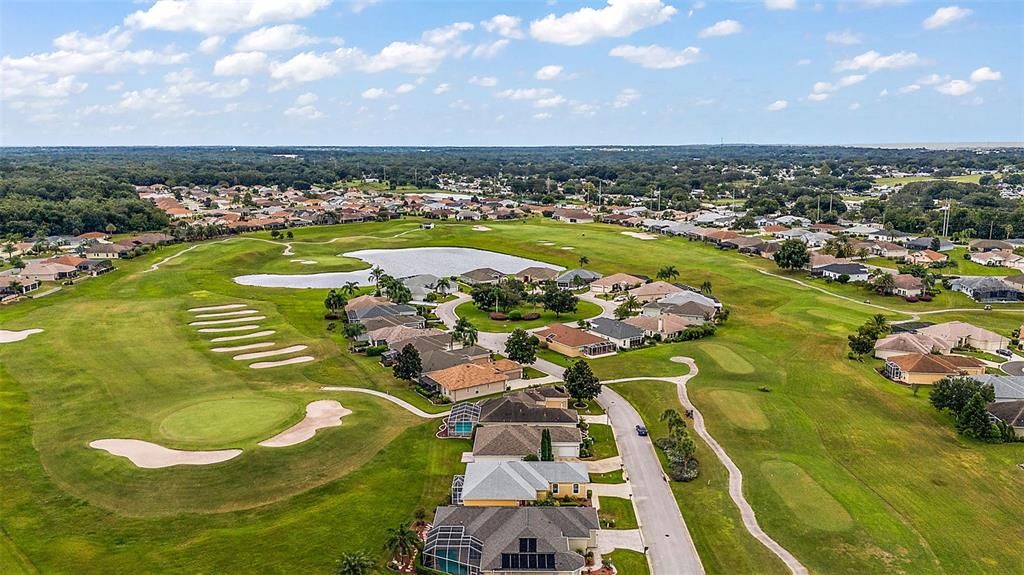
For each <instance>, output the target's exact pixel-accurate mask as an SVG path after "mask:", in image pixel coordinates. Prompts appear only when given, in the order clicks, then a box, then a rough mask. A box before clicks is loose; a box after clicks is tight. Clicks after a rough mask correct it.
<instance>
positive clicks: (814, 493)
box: [761, 460, 853, 531]
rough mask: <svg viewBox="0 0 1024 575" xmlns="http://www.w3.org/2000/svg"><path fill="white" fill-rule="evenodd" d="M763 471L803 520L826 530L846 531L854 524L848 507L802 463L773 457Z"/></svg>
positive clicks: (769, 482)
mask: <svg viewBox="0 0 1024 575" xmlns="http://www.w3.org/2000/svg"><path fill="white" fill-rule="evenodd" d="M761 471H762V472H763V473H764V475H765V478H766V479H767V480H768V484H769V485H771V487H772V490H773V491H775V493H776V494H777V495H778V496H779V497H780V498H782V500H783V501H784V502H785V503H786V507H789V509H790V511H792V512H793V515H795V516H796V518H797V519H798V520H800V522H801V523H803V524H805V525H807V526H808V527H812V528H814V529H820V530H822V531H846V530H847V529H850V528H851V527H853V519H852V518H851V517H850V514H849V513H847V512H846V509H845V508H844V507H843V506H842V505H841V504H840V503H839V502H838V501H836V499H835V497H832V495H831V494H830V493H829V492H828V491H825V489H824V488H823V487H822V486H821V485H820V484H818V482H817V481H815V480H814V478H813V477H811V476H810V475H808V474H807V472H806V471H804V470H803V468H802V467H800V466H799V465H797V464H795V463H790V462H788V461H778V460H771V461H765V462H764V463H762V464H761Z"/></svg>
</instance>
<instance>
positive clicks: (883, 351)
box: [875, 332, 953, 359]
mask: <svg viewBox="0 0 1024 575" xmlns="http://www.w3.org/2000/svg"><path fill="white" fill-rule="evenodd" d="M952 350H953V343H952V342H950V341H947V340H944V339H939V338H935V337H932V336H930V335H926V334H923V333H912V332H905V333H894V334H892V335H887V336H885V337H883V338H882V339H879V340H878V341H876V342H875V357H877V358H878V359H888V358H890V357H892V356H894V355H906V354H908V353H950V352H951V351H952Z"/></svg>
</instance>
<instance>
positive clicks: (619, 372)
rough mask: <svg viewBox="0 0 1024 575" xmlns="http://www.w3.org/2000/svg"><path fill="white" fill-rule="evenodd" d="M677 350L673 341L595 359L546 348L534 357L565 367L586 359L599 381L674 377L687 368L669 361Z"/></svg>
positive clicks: (677, 345) (677, 352)
mask: <svg viewBox="0 0 1024 575" xmlns="http://www.w3.org/2000/svg"><path fill="white" fill-rule="evenodd" d="M681 349H682V348H681V347H680V344H677V343H661V344H658V345H655V346H651V347H645V348H640V349H635V350H629V351H620V352H619V353H617V354H615V355H612V356H608V357H599V358H597V359H587V358H572V357H566V356H564V355H562V354H560V353H555V352H554V351H551V350H550V349H537V357H539V358H542V359H546V360H548V361H550V362H552V363H555V364H557V365H560V366H562V367H569V366H570V365H572V364H573V362H575V361H578V360H582V361H586V362H587V363H589V364H590V368H591V369H592V370H593V371H594V373H595V374H596V375H597V376H598V377H599V378H601V379H602V380H608V379H621V378H625V377H637V376H644V375H653V376H656V377H675V376H678V375H686V372H687V371H688V368H687V367H686V366H685V365H683V364H681V363H676V362H673V361H670V358H672V357H675V356H678V355H685V354H683V353H682V352H681V351H680V350H681Z"/></svg>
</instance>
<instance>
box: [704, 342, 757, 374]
mask: <svg viewBox="0 0 1024 575" xmlns="http://www.w3.org/2000/svg"><path fill="white" fill-rule="evenodd" d="M699 347H700V348H701V349H702V350H704V353H706V354H708V355H709V356H711V359H713V360H715V363H717V364H718V366H719V367H721V368H722V369H724V370H725V371H728V372H729V373H741V374H745V373H754V366H752V365H750V362H749V361H747V360H745V359H743V357H741V356H740V355H739V354H738V353H736V352H735V351H733V350H732V349H731V348H728V347H726V346H724V345H721V344H717V343H701V344H700V346H699Z"/></svg>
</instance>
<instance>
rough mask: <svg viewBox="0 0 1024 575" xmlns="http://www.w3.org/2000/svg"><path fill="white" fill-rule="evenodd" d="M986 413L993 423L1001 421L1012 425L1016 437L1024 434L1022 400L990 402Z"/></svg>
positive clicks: (1023, 405) (1023, 402) (1023, 406)
mask: <svg viewBox="0 0 1024 575" xmlns="http://www.w3.org/2000/svg"><path fill="white" fill-rule="evenodd" d="M988 415H989V419H991V420H992V422H993V423H995V421H997V420H998V421H1002V422H1003V423H1005V424H1006V425H1009V426H1010V427H1012V428H1013V431H1014V432H1015V433H1016V435H1017V436H1018V437H1022V436H1024V400H1019V399H1018V400H1016V401H1000V402H997V403H990V404H988Z"/></svg>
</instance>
